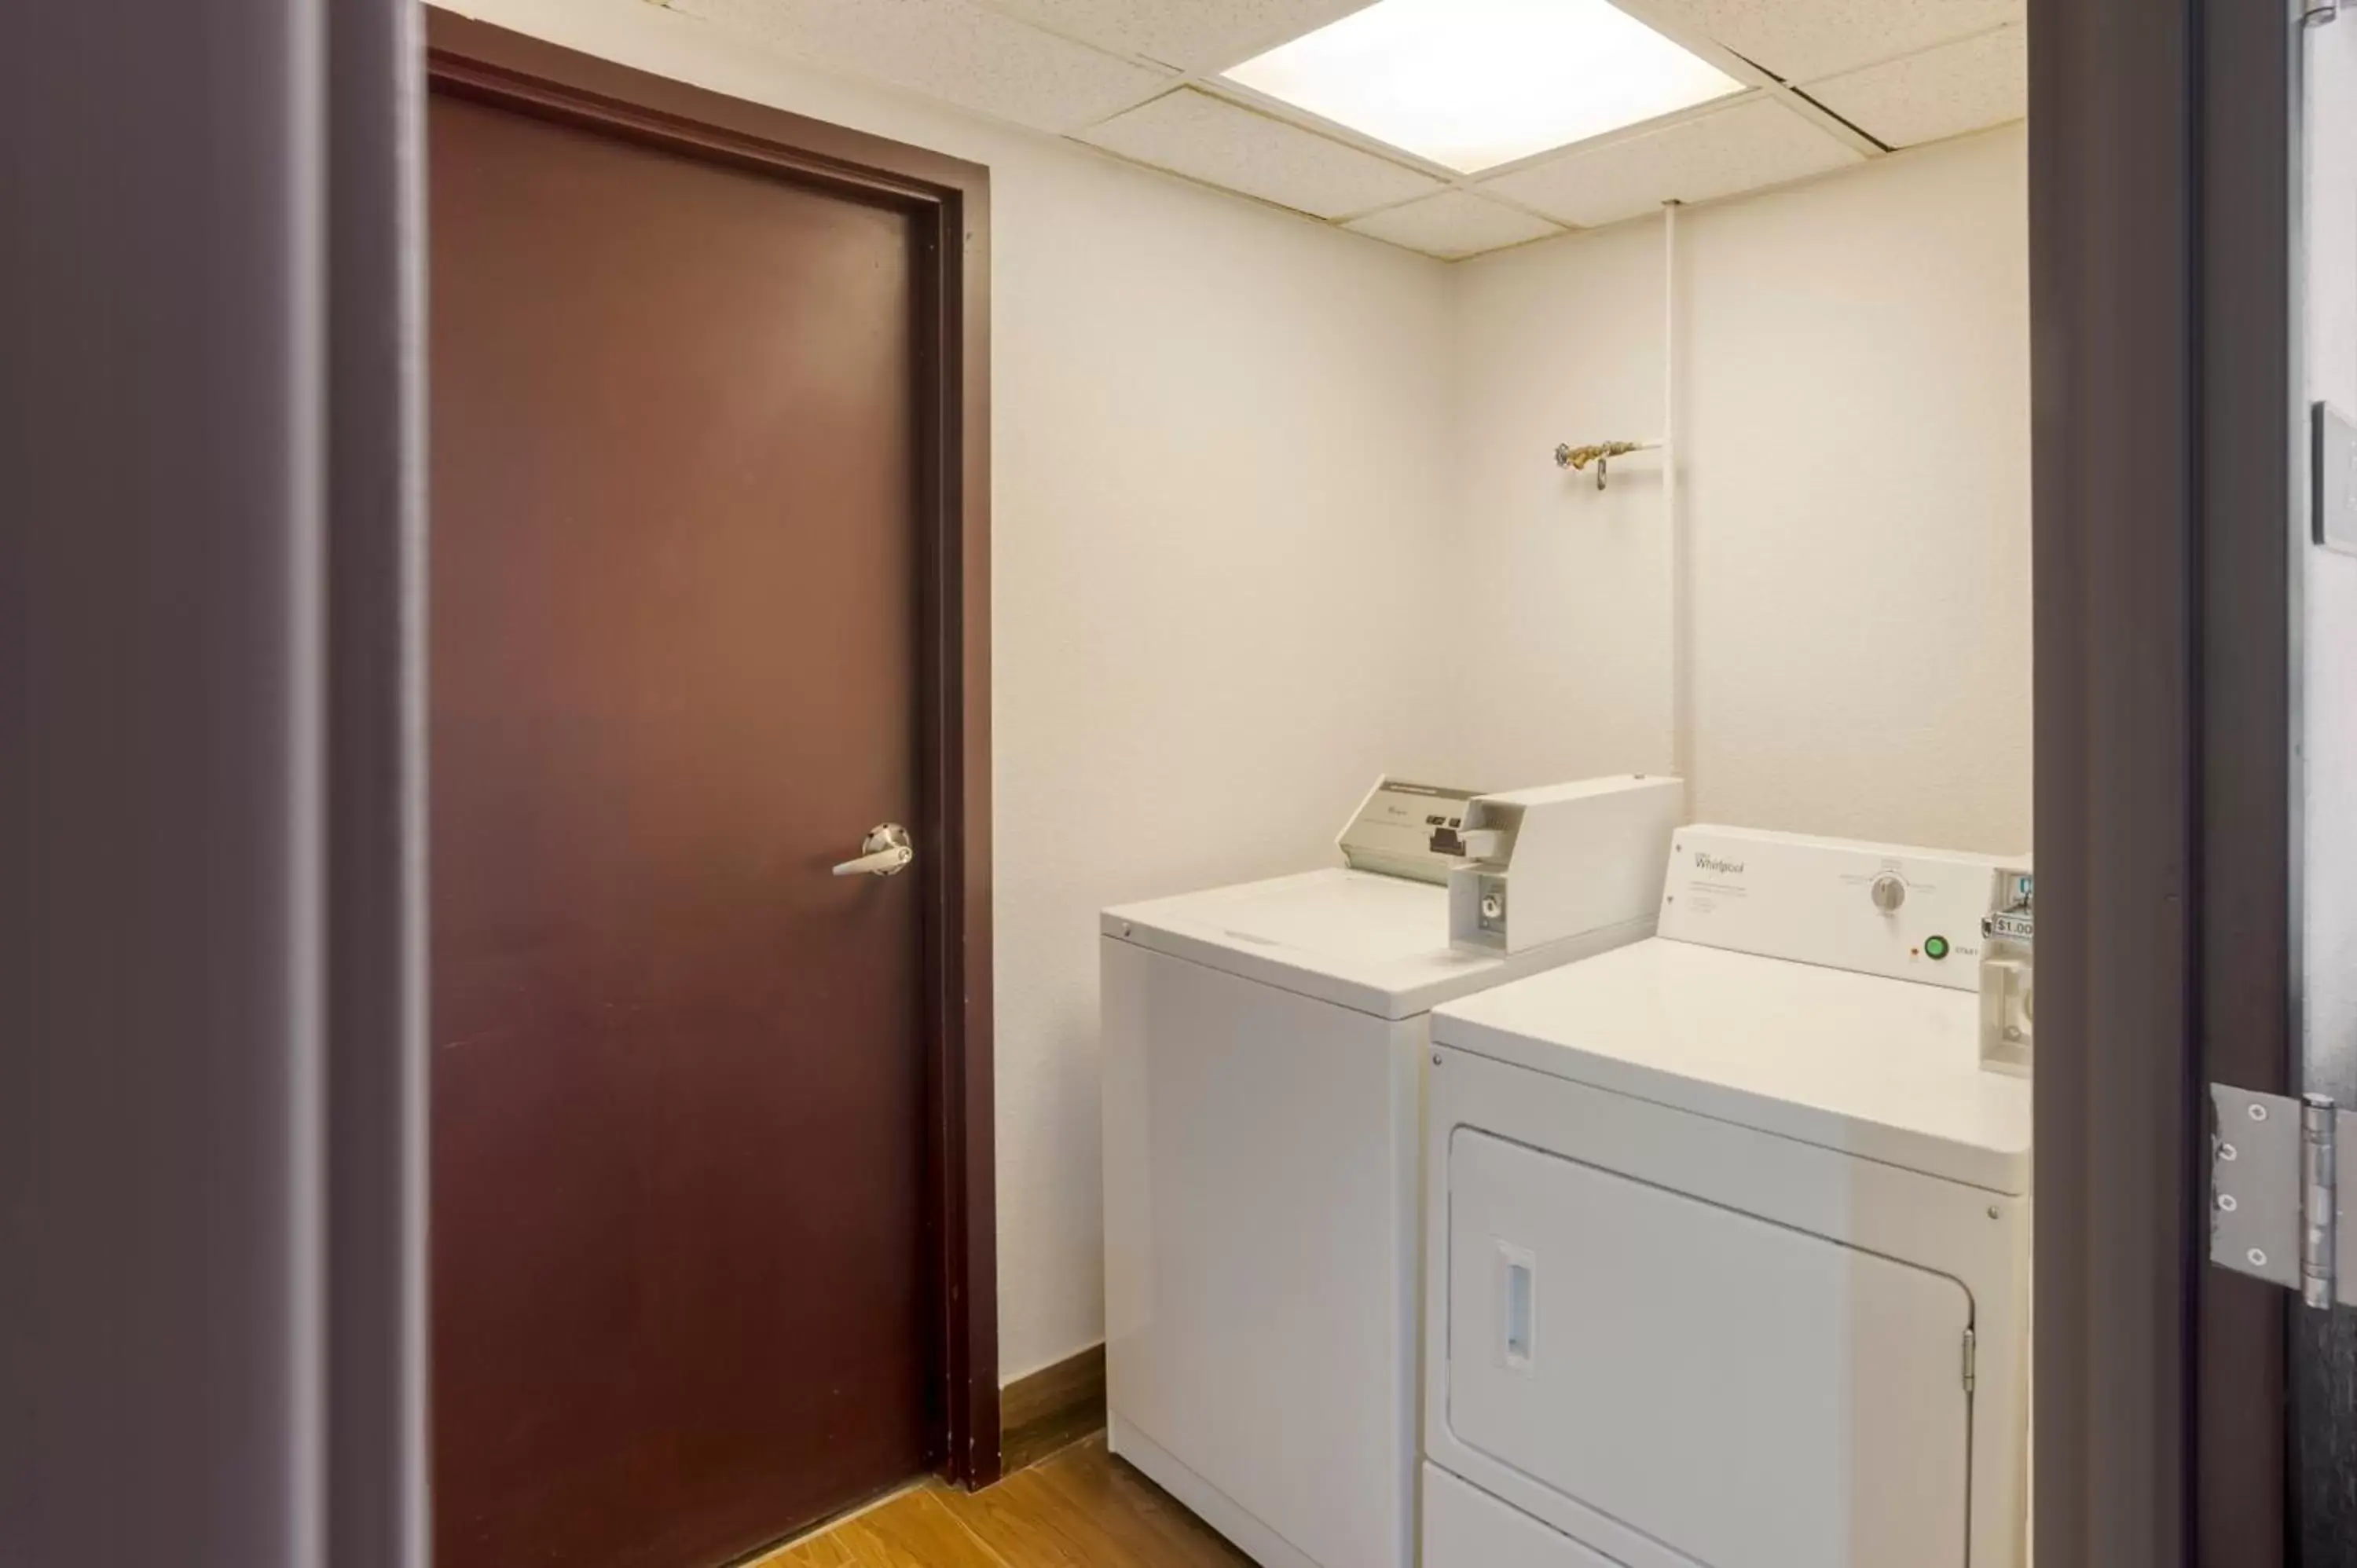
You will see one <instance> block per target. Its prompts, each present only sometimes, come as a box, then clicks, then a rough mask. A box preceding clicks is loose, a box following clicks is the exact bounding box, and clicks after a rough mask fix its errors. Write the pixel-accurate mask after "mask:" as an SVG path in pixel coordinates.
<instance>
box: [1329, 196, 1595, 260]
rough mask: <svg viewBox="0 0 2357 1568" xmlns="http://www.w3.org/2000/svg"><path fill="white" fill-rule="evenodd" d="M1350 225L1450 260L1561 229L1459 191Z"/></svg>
mask: <svg viewBox="0 0 2357 1568" xmlns="http://www.w3.org/2000/svg"><path fill="white" fill-rule="evenodd" d="M1350 229H1351V232H1352V233H1355V234H1367V235H1372V237H1373V238H1375V239H1378V240H1388V241H1390V242H1392V243H1393V244H1394V245H1405V246H1406V247H1407V248H1408V249H1409V250H1411V251H1422V252H1424V253H1425V254H1426V255H1428V256H1438V257H1440V258H1441V259H1442V260H1443V261H1451V262H1453V261H1456V260H1458V258H1459V257H1463V256H1477V255H1480V253H1481V252H1484V251H1495V250H1499V249H1501V248H1502V247H1504V246H1507V245H1519V244H1522V243H1523V242H1525V241H1528V240H1544V239H1545V238H1546V237H1547V236H1548V235H1550V234H1560V233H1562V232H1563V230H1562V229H1560V228H1558V227H1557V226H1555V224H1553V223H1550V222H1548V221H1547V220H1545V219H1544V218H1534V217H1533V216H1532V215H1531V214H1530V213H1527V212H1523V211H1519V210H1517V209H1514V208H1512V207H1507V206H1504V205H1502V204H1501V203H1499V202H1495V201H1491V200H1488V199H1485V198H1482V197H1479V196H1474V195H1471V194H1469V193H1468V192H1466V191H1462V190H1448V191H1443V192H1442V193H1441V194H1439V195H1438V196H1427V197H1426V198H1425V199H1423V200H1422V201H1411V202H1409V203H1408V204H1407V205H1406V206H1405V207H1391V208H1386V209H1383V211H1381V212H1374V213H1370V214H1368V215H1367V216H1366V217H1364V218H1361V219H1360V220H1357V221H1356V222H1354V223H1352V224H1351V225H1350Z"/></svg>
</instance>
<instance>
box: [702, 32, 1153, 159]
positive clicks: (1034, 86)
mask: <svg viewBox="0 0 2357 1568" xmlns="http://www.w3.org/2000/svg"><path fill="white" fill-rule="evenodd" d="M671 8H672V9H673V10H674V11H679V12H683V13H684V14H686V15H688V16H700V17H703V18H705V20H707V21H711V22H715V23H717V24H720V25H721V26H724V27H730V28H732V29H734V30H736V31H738V32H742V33H747V34H750V35H752V36H755V37H758V38H763V39H766V40H767V41H769V42H770V43H773V44H775V45H777V46H778V47H779V48H781V49H783V50H785V51H786V52H787V53H789V54H792V55H795V56H798V57H800V58H802V59H807V60H809V61H810V62H811V63H813V64H814V65H817V66H819V67H821V68H823V69H825V70H834V71H836V72H839V73H841V74H844V75H847V76H861V77H866V78H868V79H869V80H871V81H884V82H888V83H890V84H891V85H893V86H895V87H905V88H909V89H910V90H912V91H918V92H921V93H924V94H926V95H927V96H929V97H933V98H939V99H942V100H943V101H945V102H951V103H954V104H957V105H959V106H960V107H962V108H966V109H974V110H977V111H979V112H981V113H985V114H989V115H993V116H995V117H996V118H998V119H1001V120H1011V121H1014V122H1015V123H1016V124H1019V125H1028V126H1031V127H1032V128H1034V129H1036V130H1041V131H1058V132H1072V131H1079V130H1083V129H1085V128H1086V127H1088V126H1090V125H1092V124H1096V123H1097V122H1098V121H1100V120H1103V119H1104V118H1105V117H1106V116H1107V115H1109V114H1115V113H1120V112H1121V111H1122V110H1124V109H1126V108H1129V107H1130V106H1131V105H1133V104H1135V103H1139V102H1144V101H1145V100H1146V99H1148V98H1151V97H1153V96H1154V95H1155V94H1156V93H1157V92H1160V91H1164V90H1165V89H1167V88H1168V87H1169V86H1170V84H1171V83H1172V82H1173V81H1177V80H1179V78H1178V75H1177V73H1175V72H1172V71H1167V70H1153V69H1151V68H1148V67H1146V66H1142V65H1138V64H1135V63H1133V62H1132V61H1129V60H1125V59H1117V58H1115V57H1114V56H1113V55H1110V54H1107V53H1105V52H1103V50H1101V49H1094V48H1090V47H1089V46H1087V45H1086V44H1081V43H1075V42H1073V41H1072V40H1071V39H1070V38H1059V37H1057V36H1056V35H1055V34H1053V33H1048V32H1042V31H1041V30H1040V29H1039V28H1037V27H1027V26H1026V25H1024V24H1023V23H1021V22H1018V21H1016V20H1014V19H1013V18H1011V17H1008V16H1003V15H1001V14H1000V13H999V12H997V11H995V10H992V9H990V8H989V7H988V6H985V5H980V4H978V3H977V0H858V4H856V5H845V4H844V3H843V0H671Z"/></svg>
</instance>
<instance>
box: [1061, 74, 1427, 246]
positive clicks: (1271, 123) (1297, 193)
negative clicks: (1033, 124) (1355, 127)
mask: <svg viewBox="0 0 2357 1568" xmlns="http://www.w3.org/2000/svg"><path fill="white" fill-rule="evenodd" d="M1082 140H1083V141H1086V142H1088V143H1089V144H1091V145H1093V146H1099V147H1103V148H1104V149H1106V150H1107V151H1108V152H1115V153H1119V154H1121V155H1122V156H1124V157H1127V158H1135V160H1137V161H1138V162H1139V163H1142V164H1152V165H1153V166H1155V167H1157V168H1163V169H1168V170H1170V171H1171V172H1172V173H1174V174H1183V175H1186V176H1187V177H1189V178H1191V179H1200V180H1202V181H1205V182H1206V183H1208V184H1211V185H1222V186H1225V187H1227V188H1229V189H1231V190H1240V191H1243V193H1244V194H1245V195H1247V196H1257V197H1259V198H1260V199H1262V200H1264V201H1274V202H1275V203H1277V204H1278V205H1279V206H1282V207H1290V208H1294V209H1297V210H1299V211H1302V212H1308V213H1314V214H1316V215H1317V216H1318V217H1320V218H1347V217H1350V216H1351V215H1352V214H1353V213H1359V212H1365V211H1368V210H1369V209H1372V208H1377V207H1388V206H1391V205H1392V204H1394V203H1395V202H1400V201H1405V200H1407V199H1410V198H1412V197H1416V196H1421V195H1426V194H1427V193H1431V192H1436V191H1439V190H1442V189H1445V188H1446V187H1445V186H1444V185H1443V184H1442V182H1441V181H1439V180H1437V179H1435V178H1433V177H1431V176H1430V175H1427V174H1422V173H1419V172H1417V171H1416V170H1415V169H1412V168H1409V167H1407V166H1405V165H1403V164H1395V163H1393V162H1392V161H1391V160H1390V159H1388V158H1382V157H1377V156H1375V155H1374V154H1372V153H1369V152H1362V151H1361V150H1360V149H1359V148H1357V147H1353V146H1347V145H1344V144H1342V143H1340V142H1337V141H1333V140H1331V139H1329V138H1328V137H1325V136H1321V135H1319V134H1317V133H1316V132H1314V131H1305V130H1303V129H1302V128H1301V127H1300V126H1298V125H1294V124H1289V123H1287V122H1286V121H1283V120H1278V119H1275V118H1273V117H1271V116H1269V115H1266V114H1262V113H1255V112H1254V111H1253V110H1250V109H1244V108H1240V107H1238V106H1237V105H1235V104H1233V103H1230V102H1227V101H1225V100H1224V99H1219V98H1214V97H1212V96H1211V94H1210V93H1208V92H1200V91H1196V90H1195V89H1193V88H1191V87H1189V88H1181V89H1179V91H1176V92H1172V93H1168V94H1166V95H1165V96H1163V97H1160V98H1157V99H1156V100H1155V101H1154V102H1151V103H1147V104H1144V105H1142V106H1140V107H1138V108H1135V109H1132V110H1130V111H1129V112H1128V113H1124V114H1119V115H1115V116H1114V118H1113V119H1110V120H1108V121H1106V122H1105V123H1104V124H1102V125H1098V126H1096V127H1094V128H1093V129H1092V130H1089V131H1087V132H1084V133H1082Z"/></svg>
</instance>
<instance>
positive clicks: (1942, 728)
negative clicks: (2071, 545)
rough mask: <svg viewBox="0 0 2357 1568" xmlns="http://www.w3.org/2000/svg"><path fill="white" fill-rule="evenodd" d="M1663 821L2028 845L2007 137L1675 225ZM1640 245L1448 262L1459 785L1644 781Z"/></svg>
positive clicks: (2024, 239) (2022, 539)
mask: <svg viewBox="0 0 2357 1568" xmlns="http://www.w3.org/2000/svg"><path fill="white" fill-rule="evenodd" d="M1678 227H1679V243H1680V255H1681V265H1680V268H1679V286H1680V290H1681V298H1680V301H1679V328H1678V330H1679V334H1680V350H1681V351H1680V356H1679V357H1680V361H1681V363H1680V365H1679V367H1678V375H1679V381H1680V385H1679V392H1678V401H1679V410H1680V412H1679V421H1680V434H1681V436H1682V438H1683V439H1682V445H1681V452H1680V468H1679V474H1680V484H1681V487H1682V489H1681V498H1680V506H1681V510H1682V512H1683V515H1684V519H1685V525H1686V529H1687V531H1688V535H1689V538H1690V542H1691V556H1690V561H1689V566H1688V570H1689V574H1690V582H1691V584H1692V592H1691V598H1690V607H1691V615H1690V618H1689V627H1690V640H1689V644H1688V648H1687V654H1688V657H1689V658H1690V660H1691V661H1692V663H1691V677H1690V678H1691V682H1692V691H1693V698H1694V707H1693V729H1692V734H1691V752H1690V755H1691V757H1692V764H1691V773H1692V777H1693V784H1694V790H1693V798H1692V806H1693V809H1694V811H1695V814H1696V815H1697V816H1700V817H1705V818H1708V819H1711V820H1717V821H1727V822H1738V823H1749V824H1756V825H1760V826H1771V827H1779V828H1786V829H1791V830H1793V831H1797V832H1825V833H1841V834H1847V835H1851V836H1855V837H1864V838H1878V839H1887V840H1895V841H1900V842H1904V843H1931V844H1943V845H1950V846H1955V847H1963V848H1975V849H1984V850H1990V851H2000V852H2001V851H2006V850H2012V849H2021V848H2026V847H2027V846H2028V844H2029V800H2030V769H2029V748H2030V708H2029V703H2030V691H2029V611H2030V598H2029V238H2028V213H2027V138H2026V136H2025V134H2024V133H2023V130H2022V128H2021V127H2020V126H2018V125H2016V126H2012V127H2008V128H2006V129H2002V130H1998V131H1995V132H1990V133H1987V134H1983V135H1979V136H1975V137H1973V138H1970V139H1968V140H1964V141H1959V142H1953V143H1948V144H1944V145H1939V146H1933V147H1928V148H1924V149H1921V150H1919V151H1915V152H1910V153H1905V154H1901V155H1899V156H1893V157H1889V158H1886V159H1882V160H1880V161H1878V162H1877V163H1874V164H1871V165H1868V166H1864V167H1862V168H1858V169H1856V170H1852V171H1848V172H1846V173H1843V174H1839V175H1835V176H1832V177H1827V178H1824V179H1822V180H1818V181H1815V182H1813V183H1812V184H1809V185H1805V186H1801V187H1797V188H1790V189H1786V190H1781V191H1771V192H1767V193H1764V194H1762V195H1760V196H1756V197H1752V198H1749V199H1742V200H1738V201H1732V202H1727V203H1723V204H1719V205H1716V206H1711V207H1705V208H1699V209H1688V210H1686V211H1684V213H1682V214H1681V216H1680V219H1679V225H1678ZM1661 231H1662V225H1661V223H1660V221H1659V220H1647V221H1641V222H1635V223H1630V224H1625V225H1621V226H1619V227H1616V228H1612V229H1608V230H1604V231H1598V232H1595V233H1589V234H1575V235H1571V236H1568V237H1566V238H1564V239H1561V240H1555V241H1549V242H1545V243H1544V244H1539V245H1533V246H1528V247H1524V248H1523V249H1519V250H1515V251H1510V252H1501V253H1499V254H1497V255H1493V256H1490V257H1486V258H1482V259H1480V260H1476V261H1473V262H1469V263H1463V264H1462V265H1461V266H1460V267H1459V268H1458V273H1457V283H1458V289H1459V298H1458V309H1459V312H1460V322H1459V337H1458V372H1457V374H1458V382H1459V399H1460V401H1459V405H1458V453H1459V477H1458V495H1459V497H1460V504H1459V506H1458V515H1457V517H1456V519H1455V520H1454V522H1453V525H1452V526H1453V531H1454V535H1455V548H1456V550H1457V552H1458V555H1459V558H1460V559H1461V560H1462V561H1463V562H1464V563H1466V564H1467V567H1468V576H1469V580H1472V581H1476V582H1478V583H1479V585H1480V587H1479V590H1478V591H1477V592H1475V593H1473V594H1471V595H1469V598H1468V605H1469V609H1470V612H1471V624H1470V626H1469V628H1468V629H1467V630H1466V632H1465V634H1464V638H1463V642H1462V646H1463V649H1464V650H1465V660H1466V663H1467V665H1468V667H1469V669H1478V670H1479V671H1480V679H1479V680H1478V681H1474V682H1468V684H1467V685H1466V687H1465V692H1466V704H1465V707H1464V709H1463V713H1464V716H1465V718H1466V719H1467V721H1468V722H1469V725H1470V728H1469V731H1468V732H1467V735H1466V738H1465V743H1464V744H1465V746H1466V747H1467V749H1468V752H1469V755H1471V756H1474V757H1478V759H1479V760H1478V762H1477V763H1475V764H1474V765H1473V770H1474V772H1475V773H1476V774H1477V775H1479V776H1480V777H1483V778H1487V777H1489V776H1491V775H1492V774H1495V775H1498V776H1500V777H1509V778H1512V779H1518V780H1520V779H1544V778H1549V777H1554V776H1558V775H1566V774H1577V773H1578V772H1581V771H1587V770H1592V769H1594V768H1628V767H1633V766H1650V767H1664V766H1666V765H1667V764H1668V762H1669V759H1670V757H1671V755H1672V753H1671V746H1670V736H1669V731H1668V726H1667V714H1668V712H1669V698H1668V690H1669V688H1668V680H1669V676H1668V672H1667V667H1666V659H1667V655H1668V641H1667V638H1666V635H1665V633H1664V629H1663V628H1664V627H1665V624H1666V619H1665V618H1666V605H1667V602H1668V581H1667V563H1666V560H1665V558H1664V555H1663V549H1664V535H1663V510H1662V491H1661V478H1660V471H1661V465H1660V462H1659V460H1658V459H1657V458H1656V457H1655V456H1651V455H1647V456H1634V457H1630V458H1626V459H1623V460H1622V462H1621V464H1620V465H1619V466H1618V467H1615V469H1614V471H1613V477H1612V480H1611V489H1609V490H1608V491H1606V492H1605V493H1604V494H1603V495H1601V496H1599V495H1598V494H1597V493H1596V491H1595V490H1594V489H1592V488H1591V485H1590V482H1589V481H1588V480H1587V479H1586V478H1574V477H1571V476H1566V475H1559V474H1558V473H1557V472H1556V471H1555V468H1554V467H1552V465H1551V464H1550V463H1548V462H1547V461H1546V454H1547V453H1548V452H1549V451H1551V450H1552V448H1553V446H1554V445H1555V442H1557V441H1559V440H1565V439H1569V440H1572V441H1574V442H1579V441H1587V440H1593V439H1598V438H1602V437H1607V436H1623V435H1628V436H1651V435H1658V434H1659V433H1660V430H1661V427H1662V424H1663V413H1662V410H1663V385H1662V381H1663V352H1662V350H1663V330H1664V328H1663V265H1662V254H1661V240H1662V234H1661Z"/></svg>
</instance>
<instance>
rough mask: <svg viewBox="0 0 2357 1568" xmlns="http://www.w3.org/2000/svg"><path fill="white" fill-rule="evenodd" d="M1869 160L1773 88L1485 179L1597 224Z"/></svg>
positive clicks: (1544, 208) (1570, 218)
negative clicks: (1692, 116) (1666, 204)
mask: <svg viewBox="0 0 2357 1568" xmlns="http://www.w3.org/2000/svg"><path fill="white" fill-rule="evenodd" d="M1863 161H1865V155H1864V154H1862V153H1860V152H1858V151H1857V150H1856V149H1855V148H1853V147H1851V146H1849V145H1846V143H1843V142H1841V141H1838V140H1836V139H1835V137H1834V136H1832V135H1830V134H1827V133H1826V132H1824V131H1822V130H1820V129H1818V128H1817V126H1815V125H1814V124H1811V123H1810V122H1809V121H1807V120H1805V119H1803V117H1802V116H1801V115H1800V114H1798V113H1795V112H1794V111H1792V110H1791V109H1788V108H1786V107H1785V106H1784V105H1783V104H1782V103H1781V102H1778V101H1777V100H1776V99H1774V98H1772V97H1758V98H1752V99H1748V100H1746V101H1744V102H1740V103H1738V104H1736V105H1735V106H1734V107H1733V108H1730V109H1723V110H1720V111H1718V112H1717V113H1713V114H1705V115H1702V116H1699V117H1697V118H1695V119H1690V120H1681V121H1679V122H1678V123H1676V124H1672V125H1665V126H1663V128H1661V129H1660V130H1657V131H1647V132H1643V133H1641V134H1637V135H1633V136H1623V137H1621V138H1620V139H1619V140H1617V141H1611V142H1606V143H1603V144H1601V145H1593V146H1587V147H1581V148H1577V149H1575V150H1574V151H1572V152H1570V153H1567V154H1566V155H1565V156H1562V157H1559V158H1552V159H1549V160H1548V161H1547V162H1545V163H1542V164H1534V165H1530V166H1525V167H1523V168H1520V169H1517V170H1515V171H1514V172H1513V173H1512V174H1506V175H1501V176H1499V177H1497V178H1495V179H1491V180H1486V181H1483V182H1482V183H1481V184H1480V185H1478V186H1476V187H1475V188H1476V189H1477V190H1485V191H1490V192H1492V193H1494V194H1496V195H1499V196H1501V197H1504V198H1506V199H1508V200H1510V201H1514V202H1518V203H1520V204H1521V205H1522V206H1524V207H1529V208H1533V209H1536V210H1538V211H1540V212H1544V213H1545V214H1546V215H1547V216H1548V217H1550V218H1553V219H1555V220H1557V221H1559V222H1563V223H1568V224H1571V225H1573V226H1575V227H1577V228H1582V229H1592V228H1594V227H1596V226H1597V225H1598V224H1602V223H1617V222H1619V221H1620V220H1621V219H1624V218H1634V217H1636V216H1638V215H1639V214H1641V213H1645V212H1651V211H1653V210H1654V209H1657V208H1659V207H1660V206H1661V205H1662V203H1663V202H1664V201H1686V202H1694V201H1710V200H1713V199H1717V198H1718V197H1722V196H1733V195H1735V194H1736V193H1738V191H1745V190H1756V189H1759V188H1762V187H1765V186H1770V185H1782V184H1784V183H1785V182H1787V181H1789V180H1795V179H1803V178H1806V177H1809V176H1810V175H1814V174H1824V173H1825V172H1827V171H1828V170H1831V169H1836V168H1840V167H1842V166H1845V165H1848V164H1855V163H1861V162H1863Z"/></svg>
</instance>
